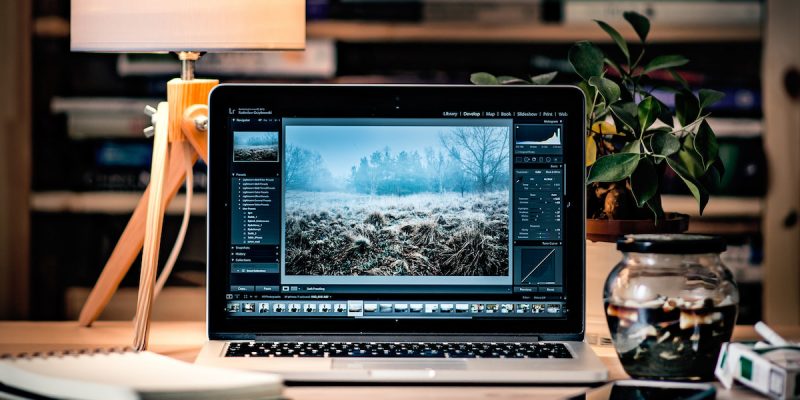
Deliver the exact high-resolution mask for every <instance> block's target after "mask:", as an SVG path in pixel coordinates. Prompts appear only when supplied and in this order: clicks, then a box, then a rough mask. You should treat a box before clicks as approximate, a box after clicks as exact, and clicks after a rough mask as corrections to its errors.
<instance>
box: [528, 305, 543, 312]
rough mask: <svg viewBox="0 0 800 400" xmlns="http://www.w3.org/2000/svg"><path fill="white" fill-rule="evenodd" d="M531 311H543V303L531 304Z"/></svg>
mask: <svg viewBox="0 0 800 400" xmlns="http://www.w3.org/2000/svg"><path fill="white" fill-rule="evenodd" d="M531 312H532V313H534V314H541V313H543V312H544V304H531Z"/></svg>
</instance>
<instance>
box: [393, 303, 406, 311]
mask: <svg viewBox="0 0 800 400" xmlns="http://www.w3.org/2000/svg"><path fill="white" fill-rule="evenodd" d="M394 312H398V313H404V312H408V304H404V303H399V304H395V305H394Z"/></svg>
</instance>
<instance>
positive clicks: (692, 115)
mask: <svg viewBox="0 0 800 400" xmlns="http://www.w3.org/2000/svg"><path fill="white" fill-rule="evenodd" d="M699 115H700V102H699V101H698V100H697V97H694V93H692V92H691V91H689V90H681V91H680V92H679V93H675V117H677V118H678V122H680V123H681V126H686V125H688V124H690V123H692V122H694V120H696V119H697V117H698V116H699Z"/></svg>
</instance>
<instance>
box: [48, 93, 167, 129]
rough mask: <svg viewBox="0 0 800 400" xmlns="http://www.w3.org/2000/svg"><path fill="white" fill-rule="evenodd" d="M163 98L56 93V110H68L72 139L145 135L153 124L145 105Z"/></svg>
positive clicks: (53, 107)
mask: <svg viewBox="0 0 800 400" xmlns="http://www.w3.org/2000/svg"><path fill="white" fill-rule="evenodd" d="M160 101H163V100H161V99H155V98H147V99H144V98H127V97H54V98H53V99H52V101H51V102H50V111H51V112H52V113H53V114H66V116H67V135H68V136H69V138H71V139H75V140H82V139H91V138H143V137H144V134H143V133H142V130H143V129H144V128H146V127H148V126H150V124H151V120H150V117H148V116H147V115H145V114H144V107H145V106H147V105H150V106H155V105H156V104H158V103H159V102H160Z"/></svg>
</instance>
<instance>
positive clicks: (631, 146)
mask: <svg viewBox="0 0 800 400" xmlns="http://www.w3.org/2000/svg"><path fill="white" fill-rule="evenodd" d="M619 152H620V153H635V154H640V153H641V152H642V146H641V143H640V142H639V141H638V140H634V141H632V142H628V143H626V144H625V146H622V149H620V151H619Z"/></svg>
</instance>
